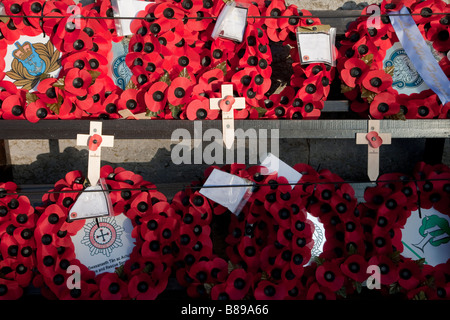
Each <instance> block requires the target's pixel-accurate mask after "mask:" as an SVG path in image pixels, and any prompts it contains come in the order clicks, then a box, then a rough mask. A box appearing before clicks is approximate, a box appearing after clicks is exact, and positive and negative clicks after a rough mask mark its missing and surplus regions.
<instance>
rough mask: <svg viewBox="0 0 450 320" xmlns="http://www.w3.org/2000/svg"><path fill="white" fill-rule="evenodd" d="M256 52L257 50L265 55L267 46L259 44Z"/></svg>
mask: <svg viewBox="0 0 450 320" xmlns="http://www.w3.org/2000/svg"><path fill="white" fill-rule="evenodd" d="M258 50H259V52H261V53H266V52H267V46H265V45H262V44H260V45H259V46H258Z"/></svg>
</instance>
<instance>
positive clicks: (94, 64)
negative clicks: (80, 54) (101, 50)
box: [89, 59, 100, 70]
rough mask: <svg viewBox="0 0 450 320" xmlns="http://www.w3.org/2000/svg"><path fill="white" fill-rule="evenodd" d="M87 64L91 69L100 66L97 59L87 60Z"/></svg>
mask: <svg viewBox="0 0 450 320" xmlns="http://www.w3.org/2000/svg"><path fill="white" fill-rule="evenodd" d="M89 65H90V66H91V69H94V70H95V69H97V68H98V67H99V66H100V63H99V62H98V60H97V59H91V60H89Z"/></svg>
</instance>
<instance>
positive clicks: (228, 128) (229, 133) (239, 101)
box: [209, 84, 245, 149]
mask: <svg viewBox="0 0 450 320" xmlns="http://www.w3.org/2000/svg"><path fill="white" fill-rule="evenodd" d="M221 93H222V98H211V99H209V108H210V109H211V110H222V131H223V133H222V134H223V142H224V143H225V147H226V148H227V149H231V147H232V146H233V143H234V110H235V109H244V108H245V98H239V97H233V85H232V84H223V85H222V87H221ZM229 98H233V99H234V103H230V100H229ZM221 102H222V103H225V104H226V105H227V107H228V108H229V110H228V111H227V110H223V107H222V108H221V107H220V105H221ZM230 104H231V107H230Z"/></svg>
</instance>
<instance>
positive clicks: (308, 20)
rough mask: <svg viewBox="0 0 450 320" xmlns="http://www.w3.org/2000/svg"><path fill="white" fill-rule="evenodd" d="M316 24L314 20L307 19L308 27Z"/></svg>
mask: <svg viewBox="0 0 450 320" xmlns="http://www.w3.org/2000/svg"><path fill="white" fill-rule="evenodd" d="M313 23H314V20H313V19H306V24H307V25H312V24H313Z"/></svg>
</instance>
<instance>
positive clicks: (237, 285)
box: [233, 278, 245, 290]
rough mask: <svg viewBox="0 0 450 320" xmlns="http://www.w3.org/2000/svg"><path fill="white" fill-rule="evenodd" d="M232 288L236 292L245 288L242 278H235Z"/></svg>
mask: <svg viewBox="0 0 450 320" xmlns="http://www.w3.org/2000/svg"><path fill="white" fill-rule="evenodd" d="M233 285H234V287H235V288H236V289H238V290H242V289H244V288H245V281H244V279H242V278H237V279H236V280H234V283H233Z"/></svg>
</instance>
